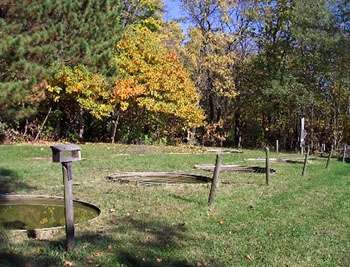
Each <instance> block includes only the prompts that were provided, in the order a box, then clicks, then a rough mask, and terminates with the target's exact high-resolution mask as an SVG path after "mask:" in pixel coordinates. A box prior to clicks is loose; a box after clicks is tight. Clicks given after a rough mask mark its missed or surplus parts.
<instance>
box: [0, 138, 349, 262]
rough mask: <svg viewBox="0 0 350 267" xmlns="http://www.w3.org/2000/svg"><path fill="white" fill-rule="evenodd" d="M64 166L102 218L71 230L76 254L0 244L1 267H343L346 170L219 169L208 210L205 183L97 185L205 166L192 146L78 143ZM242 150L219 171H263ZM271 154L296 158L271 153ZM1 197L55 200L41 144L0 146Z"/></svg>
mask: <svg viewBox="0 0 350 267" xmlns="http://www.w3.org/2000/svg"><path fill="white" fill-rule="evenodd" d="M81 147H82V157H83V158H84V160H83V161H81V162H74V163H73V182H74V185H73V191H74V198H75V199H79V200H84V201H87V202H90V203H93V204H95V205H97V206H99V207H100V208H101V210H102V213H101V215H100V216H99V217H98V218H97V220H96V221H94V222H92V223H90V224H83V225H80V226H79V227H77V229H76V248H75V250H74V251H71V252H66V251H65V249H64V241H65V236H64V234H62V233H61V234H59V235H57V236H56V237H55V238H54V239H53V240H50V241H48V240H36V239H29V240H25V241H23V242H13V240H8V239H6V238H4V237H3V238H2V240H0V266H64V265H66V266H246V265H247V266H251V265H252V266H350V172H349V169H350V167H349V166H350V165H349V163H345V164H343V163H342V162H341V161H338V160H337V159H335V158H334V159H332V161H331V163H330V167H329V169H325V164H326V161H325V159H318V158H314V157H312V159H311V162H310V164H309V165H308V168H307V172H306V175H305V176H303V177H302V176H301V172H302V164H298V163H296V164H281V163H274V162H271V164H270V165H271V167H272V168H275V169H276V170H277V174H274V175H272V176H271V181H270V183H271V184H270V186H266V185H265V175H264V174H256V173H237V172H236V173H234V172H222V173H221V174H220V180H221V182H222V184H221V185H220V187H219V188H218V190H217V195H216V199H215V204H214V208H212V209H211V210H209V209H208V205H207V201H208V194H209V190H210V185H206V184H189V185H172V186H171V185H162V186H137V185H131V184H119V183H116V182H112V181H109V180H107V179H106V177H107V175H109V174H112V173H115V172H118V171H185V172H189V173H196V174H205V175H208V176H211V175H212V173H210V172H206V171H200V170H195V169H194V168H193V166H194V165H195V164H214V163H215V154H213V153H208V152H206V151H205V150H201V149H200V148H190V147H166V146H159V147H155V146H124V145H110V144H86V145H82V146H81ZM254 157H260V158H263V157H264V152H263V151H252V150H251V151H249V150H244V153H242V154H225V155H223V163H224V164H246V165H259V166H263V165H264V163H263V162H260V163H253V162H245V161H244V159H245V158H254ZM271 157H281V158H297V157H299V158H300V155H299V156H298V155H293V154H283V153H281V154H279V155H278V156H277V155H276V154H274V153H271ZM0 193H13V194H30V195H52V196H62V195H63V185H62V171H61V165H60V164H56V163H52V160H51V150H50V148H49V146H46V145H41V146H40V145H37V146H32V145H12V146H0Z"/></svg>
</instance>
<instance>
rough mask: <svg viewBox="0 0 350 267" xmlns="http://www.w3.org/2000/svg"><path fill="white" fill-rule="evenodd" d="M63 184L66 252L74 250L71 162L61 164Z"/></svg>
mask: <svg viewBox="0 0 350 267" xmlns="http://www.w3.org/2000/svg"><path fill="white" fill-rule="evenodd" d="M62 171H63V184H64V215H65V219H66V246H67V250H71V249H73V248H74V245H75V240H74V212H73V192H72V162H62Z"/></svg>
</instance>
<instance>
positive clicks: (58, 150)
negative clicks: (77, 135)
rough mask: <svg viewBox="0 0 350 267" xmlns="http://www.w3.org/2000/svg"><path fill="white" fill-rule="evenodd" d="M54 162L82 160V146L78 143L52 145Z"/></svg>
mask: <svg viewBox="0 0 350 267" xmlns="http://www.w3.org/2000/svg"><path fill="white" fill-rule="evenodd" d="M51 149H52V161H53V162H61V163H62V162H72V161H79V160H81V148H80V147H79V146H77V145H61V146H51Z"/></svg>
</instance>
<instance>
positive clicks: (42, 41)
mask: <svg viewBox="0 0 350 267" xmlns="http://www.w3.org/2000/svg"><path fill="white" fill-rule="evenodd" d="M119 3H120V1H118V0H85V1H81V0H71V1H61V0H23V1H14V0H3V1H2V3H1V5H0V29H1V30H0V118H1V120H12V119H14V118H15V119H21V118H24V117H27V116H29V115H31V114H33V112H35V108H36V107H37V106H38V104H39V103H40V100H42V99H43V98H45V94H44V93H43V89H44V88H45V87H46V85H47V80H48V78H49V77H50V75H51V74H52V72H53V63H55V62H63V63H65V64H67V65H72V66H75V65H78V64H82V65H84V66H85V67H87V68H88V70H89V71H91V72H92V73H97V72H98V73H100V74H102V75H104V76H105V77H107V78H108V77H112V76H113V75H114V74H115V73H116V71H117V67H116V65H115V64H114V63H113V61H110V59H112V58H113V53H114V45H115V43H116V41H117V40H118V38H119V33H120V32H121V22H120V19H119V18H120V12H121V6H120V4H119Z"/></svg>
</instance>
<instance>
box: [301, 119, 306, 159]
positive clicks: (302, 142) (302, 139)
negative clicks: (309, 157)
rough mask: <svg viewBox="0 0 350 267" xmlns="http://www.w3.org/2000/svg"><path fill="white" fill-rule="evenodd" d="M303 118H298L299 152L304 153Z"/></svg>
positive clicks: (304, 133)
mask: <svg viewBox="0 0 350 267" xmlns="http://www.w3.org/2000/svg"><path fill="white" fill-rule="evenodd" d="M304 128H305V118H304V117H302V118H301V120H300V153H301V154H302V155H303V154H304V147H305V137H306V131H305V129H304Z"/></svg>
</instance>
